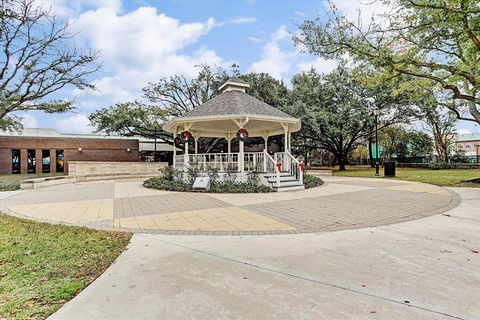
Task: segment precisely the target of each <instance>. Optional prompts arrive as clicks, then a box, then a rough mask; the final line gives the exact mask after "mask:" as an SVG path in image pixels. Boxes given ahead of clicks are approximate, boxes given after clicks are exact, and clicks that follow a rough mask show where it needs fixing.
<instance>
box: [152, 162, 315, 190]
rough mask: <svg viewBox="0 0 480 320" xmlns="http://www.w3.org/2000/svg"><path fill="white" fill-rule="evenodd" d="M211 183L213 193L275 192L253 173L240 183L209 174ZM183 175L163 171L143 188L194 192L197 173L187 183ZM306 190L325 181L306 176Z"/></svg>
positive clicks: (172, 170)
mask: <svg viewBox="0 0 480 320" xmlns="http://www.w3.org/2000/svg"><path fill="white" fill-rule="evenodd" d="M208 175H209V177H210V181H211V185H210V191H209V192H212V193H267V192H273V191H275V190H274V189H273V188H271V187H268V186H265V185H263V184H261V183H259V181H258V174H255V173H252V174H251V175H250V176H249V179H248V181H246V182H238V181H235V179H234V178H233V179H232V178H230V179H228V178H227V179H226V180H224V181H219V180H218V172H216V171H215V172H209V174H208ZM181 177H182V173H181V172H179V171H177V170H175V169H174V168H172V167H168V168H166V169H165V170H164V171H163V175H161V176H158V177H153V178H150V179H148V180H146V181H145V182H144V183H143V186H144V187H146V188H150V189H158V190H167V191H180V192H188V191H193V181H194V180H195V178H196V177H197V173H196V172H191V171H190V172H189V173H188V176H187V179H186V180H187V181H184V180H183V179H182V178H181ZM303 177H304V178H303V179H304V180H303V181H304V185H305V189H308V188H313V187H317V186H320V185H322V184H323V180H322V179H320V178H319V177H316V176H313V175H310V174H306V173H305V174H304V176H303Z"/></svg>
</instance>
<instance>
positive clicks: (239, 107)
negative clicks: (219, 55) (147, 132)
mask: <svg viewBox="0 0 480 320" xmlns="http://www.w3.org/2000/svg"><path fill="white" fill-rule="evenodd" d="M216 115H219V116H225V115H235V116H255V115H261V116H271V117H278V118H285V119H289V120H296V119H295V118H293V117H292V116H290V115H288V114H286V113H285V112H283V111H280V110H279V109H277V108H275V107H272V106H271V105H269V104H267V103H265V102H263V101H261V100H258V99H257V98H254V97H252V96H251V95H249V94H246V93H244V92H241V91H227V92H223V93H221V94H220V95H218V96H216V97H214V98H212V99H211V100H208V101H207V102H205V103H204V104H202V105H200V106H198V107H197V108H195V109H193V110H191V111H189V112H187V113H186V114H184V115H182V116H180V117H178V118H177V119H182V118H190V117H204V116H216Z"/></svg>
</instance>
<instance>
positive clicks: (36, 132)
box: [0, 128, 180, 151]
mask: <svg viewBox="0 0 480 320" xmlns="http://www.w3.org/2000/svg"><path fill="white" fill-rule="evenodd" d="M2 136H3V137H25V138H67V139H121V140H138V141H139V143H140V150H146V151H153V150H154V148H155V146H154V143H155V140H154V139H148V138H144V137H140V136H133V137H125V136H118V135H105V134H93V133H87V134H79V133H62V132H59V131H57V130H55V129H50V128H23V129H22V130H21V131H0V137H2ZM172 150H173V146H170V145H168V144H167V143H165V141H163V140H162V139H157V151H172ZM177 150H180V149H178V148H177Z"/></svg>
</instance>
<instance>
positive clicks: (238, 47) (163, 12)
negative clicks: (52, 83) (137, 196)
mask: <svg viewBox="0 0 480 320" xmlns="http://www.w3.org/2000/svg"><path fill="white" fill-rule="evenodd" d="M38 1H39V2H40V3H41V4H42V5H43V6H48V7H51V8H52V10H53V11H54V12H56V14H57V15H58V16H60V17H62V18H63V19H66V20H70V21H72V22H73V21H74V22H75V23H74V28H75V31H79V33H78V35H77V36H76V37H75V38H74V42H75V44H76V45H77V46H80V47H86V48H93V49H95V50H100V51H101V53H100V55H101V60H102V62H103V67H102V70H101V72H99V73H97V74H96V75H95V76H93V77H92V79H91V80H92V81H93V82H94V83H95V84H96V86H97V88H98V91H95V92H91V91H87V92H82V91H78V90H75V89H72V88H69V89H66V90H64V91H62V92H60V93H58V97H60V98H70V99H74V101H75V106H76V111H75V112H71V113H67V114H62V115H46V114H42V113H39V112H37V113H28V114H21V116H23V117H24V125H25V126H26V127H49V128H55V129H58V130H60V131H62V132H72V133H88V132H90V131H91V130H92V128H91V127H89V125H88V124H89V122H88V119H87V116H88V115H89V114H90V113H92V112H94V111H95V110H96V109H99V108H102V107H106V106H109V105H113V104H114V103H115V102H119V101H130V100H133V99H136V98H137V99H138V98H139V97H140V91H141V88H142V87H144V86H145V85H147V84H148V82H155V81H157V80H158V79H159V78H161V77H168V76H170V75H173V74H178V73H182V74H185V75H187V76H194V75H195V73H196V70H197V69H196V68H195V65H198V64H200V63H207V64H210V65H216V66H220V67H224V68H228V66H229V65H231V64H232V63H233V62H235V63H237V64H239V65H240V71H241V72H242V73H246V72H251V71H254V72H267V73H270V74H271V75H272V76H274V77H276V78H278V79H283V80H285V81H286V82H287V83H288V82H289V80H290V78H291V76H292V75H293V74H295V73H297V72H299V71H302V70H307V69H310V68H311V67H312V66H313V67H315V68H317V69H318V70H319V71H322V72H328V71H330V70H332V69H333V68H334V67H335V62H334V61H325V60H323V59H321V58H319V57H315V56H311V55H306V54H302V53H300V52H299V51H298V50H297V49H296V48H295V47H294V46H293V44H292V41H291V34H292V33H295V32H296V31H297V27H296V25H295V24H296V23H301V22H302V21H303V20H304V19H313V18H315V17H316V16H317V15H321V16H325V14H326V10H327V7H328V3H327V2H326V1H285V0H284V1H260V0H237V1H235V0H229V1H220V0H217V1H193V0H192V1H186V0H176V1H146V0H137V1H135V0H131V1H126V0H124V1H122V0H77V1H75V0H70V1H68V0H38ZM333 2H334V3H335V4H336V6H337V7H338V9H339V10H340V11H342V12H343V13H344V14H345V15H346V16H347V17H350V18H356V16H357V14H358V13H357V10H358V9H361V10H362V14H363V16H365V17H369V16H371V15H372V14H375V13H381V11H382V10H385V8H382V7H381V6H380V7H379V6H378V4H375V5H369V4H361V3H359V2H358V1H356V0H333ZM366 3H370V1H368V2H366ZM459 127H460V128H461V131H462V132H463V131H465V132H466V131H480V130H479V128H478V127H476V128H475V127H474V126H473V125H470V124H466V123H462V124H460V126H459Z"/></svg>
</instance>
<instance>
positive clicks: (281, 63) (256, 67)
mask: <svg viewBox="0 0 480 320" xmlns="http://www.w3.org/2000/svg"><path fill="white" fill-rule="evenodd" d="M289 38H290V34H289V33H288V31H287V28H286V27H285V26H282V27H280V28H278V29H277V30H276V31H275V32H274V33H273V34H272V35H271V36H270V41H269V42H267V44H265V46H264V47H263V53H262V58H261V59H260V60H259V61H257V62H254V63H252V65H251V66H250V68H249V70H248V71H249V72H266V73H269V74H270V75H271V76H272V77H274V78H277V79H281V78H283V77H284V76H286V74H287V73H288V72H289V71H290V69H291V67H292V64H293V62H294V60H295V58H296V56H297V55H298V53H297V52H296V51H295V50H292V51H287V50H282V48H281V47H280V44H281V42H282V41H283V40H286V39H289Z"/></svg>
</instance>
